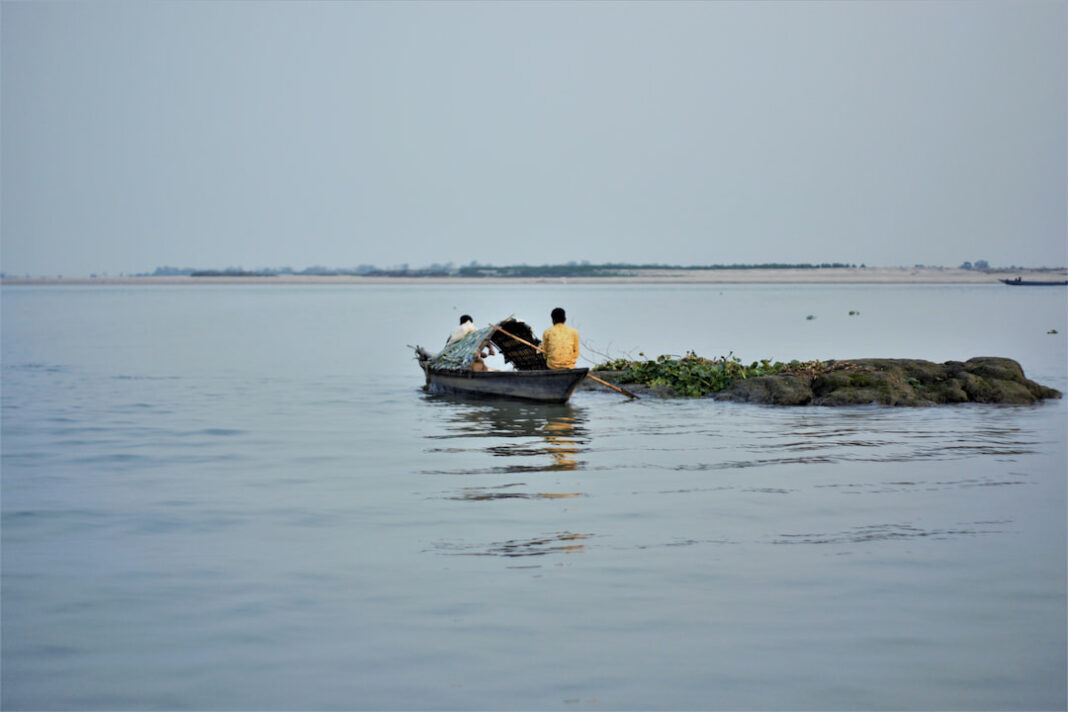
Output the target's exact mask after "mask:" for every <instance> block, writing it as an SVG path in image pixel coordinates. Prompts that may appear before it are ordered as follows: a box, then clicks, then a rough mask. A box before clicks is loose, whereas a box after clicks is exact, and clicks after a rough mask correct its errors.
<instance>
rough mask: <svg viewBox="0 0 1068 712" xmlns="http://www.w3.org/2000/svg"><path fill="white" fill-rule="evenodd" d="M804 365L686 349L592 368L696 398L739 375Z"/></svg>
mask: <svg viewBox="0 0 1068 712" xmlns="http://www.w3.org/2000/svg"><path fill="white" fill-rule="evenodd" d="M641 355H644V354H641ZM803 367H804V364H802V363H800V362H798V361H792V362H790V363H788V364H784V363H782V362H779V361H776V362H774V363H773V362H772V361H771V360H770V359H764V360H761V361H754V362H753V363H751V364H749V365H748V366H746V365H745V364H743V363H742V360H741V359H740V358H738V357H737V356H734V355H733V354H728V355H727V356H720V357H719V358H717V359H709V358H704V357H702V356H698V355H697V354H695V353H694V352H693V351H689V352H687V353H686V355H685V356H682V357H681V358H679V357H675V356H667V355H664V356H658V357H657V358H656V359H654V360H646V361H631V360H628V359H616V360H614V361H608V362H607V363H603V364H600V365H598V366H595V367H594V369H593V370H594V371H622V374H621V375H620V377H619V382H620V383H640V384H643V385H647V386H668V387H670V388H671V389H672V390H674V391H675V392H676V393H677V394H679V395H681V396H690V397H695V398H696V397H700V396H706V395H709V394H711V393H716V392H717V391H722V390H725V389H727V388H730V387H731V385H732V384H734V382H735V381H737V380H739V379H743V378H755V377H757V376H771V375H774V374H777V373H780V372H782V371H783V370H786V369H801V368H803Z"/></svg>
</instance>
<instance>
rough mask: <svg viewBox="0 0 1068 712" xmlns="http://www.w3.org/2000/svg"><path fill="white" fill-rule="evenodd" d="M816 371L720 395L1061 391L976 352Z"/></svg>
mask: <svg viewBox="0 0 1068 712" xmlns="http://www.w3.org/2000/svg"><path fill="white" fill-rule="evenodd" d="M823 369H824V370H822V371H821V372H819V373H818V374H816V375H813V376H804V375H798V374H790V373H781V374H778V375H774V376H764V377H761V378H751V379H747V380H743V381H738V382H736V383H734V384H733V385H732V386H731V387H730V388H728V389H727V390H726V391H723V392H721V393H718V394H716V396H715V397H716V398H718V399H720V400H733V401H743V402H749V403H765V404H769V405H809V404H810V405H824V406H843V405H871V404H876V405H890V406H911V407H916V406H931V405H939V404H950V403H1006V404H1029V403H1035V402H1037V401H1039V400H1042V399H1045V398H1060V397H1061V393H1060V392H1059V391H1056V390H1054V389H1052V388H1048V387H1046V386H1042V385H1040V384H1038V383H1035V382H1034V381H1031V380H1029V379H1028V378H1027V377H1026V376H1024V372H1023V369H1022V368H1020V364H1018V363H1017V362H1016V361H1013V360H1012V359H1007V358H996V357H979V358H973V359H970V360H968V361H965V362H961V361H947V362H946V363H943V364H938V363H933V362H931V361H922V360H917V359H856V360H852V361H826V362H823Z"/></svg>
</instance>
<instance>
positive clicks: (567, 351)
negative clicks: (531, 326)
mask: <svg viewBox="0 0 1068 712" xmlns="http://www.w3.org/2000/svg"><path fill="white" fill-rule="evenodd" d="M541 347H542V348H543V349H545V362H546V363H548V364H549V368H574V367H575V361H577V360H578V356H579V335H578V332H577V331H575V330H574V329H572V328H571V327H570V326H567V325H566V324H553V326H552V328H551V329H546V330H545V333H544V334H542V335H541Z"/></svg>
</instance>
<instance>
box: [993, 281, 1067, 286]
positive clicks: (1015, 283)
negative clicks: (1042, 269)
mask: <svg viewBox="0 0 1068 712" xmlns="http://www.w3.org/2000/svg"><path fill="white" fill-rule="evenodd" d="M1001 281H1002V282H1004V283H1005V284H1008V285H1010V286H1012V287H1063V286H1065V285H1068V281H1061V282H1038V281H1033V280H1032V281H1028V280H1023V279H1003V280H1001Z"/></svg>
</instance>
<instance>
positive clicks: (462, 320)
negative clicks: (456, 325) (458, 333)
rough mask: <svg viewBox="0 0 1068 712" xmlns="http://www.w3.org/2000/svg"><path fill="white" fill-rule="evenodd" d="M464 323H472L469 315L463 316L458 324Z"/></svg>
mask: <svg viewBox="0 0 1068 712" xmlns="http://www.w3.org/2000/svg"><path fill="white" fill-rule="evenodd" d="M465 321H474V319H472V318H471V315H470V314H464V315H463V316H462V317H460V323H461V324H463V323H464V322H465Z"/></svg>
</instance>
